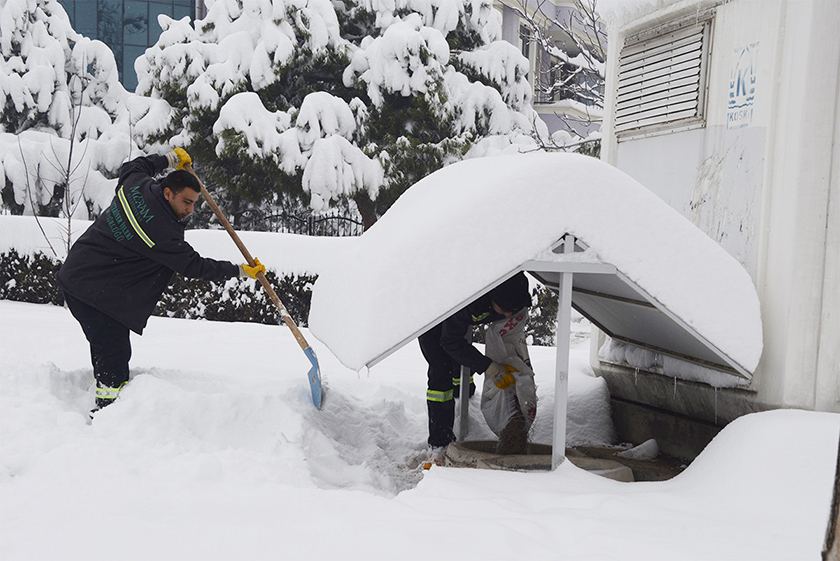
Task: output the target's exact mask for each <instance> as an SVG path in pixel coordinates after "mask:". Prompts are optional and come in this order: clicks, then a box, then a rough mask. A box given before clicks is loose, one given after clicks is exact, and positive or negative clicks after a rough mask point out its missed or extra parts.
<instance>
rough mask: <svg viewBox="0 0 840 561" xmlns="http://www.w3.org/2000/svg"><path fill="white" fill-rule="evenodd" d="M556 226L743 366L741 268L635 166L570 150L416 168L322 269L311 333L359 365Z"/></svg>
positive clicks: (747, 343) (513, 262)
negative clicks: (383, 209) (417, 177)
mask: <svg viewBox="0 0 840 561" xmlns="http://www.w3.org/2000/svg"><path fill="white" fill-rule="evenodd" d="M566 233H570V234H573V235H574V236H577V237H578V238H580V239H581V240H582V241H583V242H584V243H586V244H587V245H588V246H589V248H590V249H591V250H592V251H593V252H594V253H595V254H596V255H597V256H598V257H599V258H600V259H601V260H602V261H604V262H606V263H610V264H612V265H614V266H615V267H616V268H617V269H618V270H619V271H620V272H621V273H623V274H625V275H626V276H627V277H628V278H630V279H631V280H632V281H634V282H635V283H636V284H638V285H639V286H640V287H641V288H643V289H644V290H646V291H647V292H648V293H649V294H650V295H651V296H652V297H654V298H655V299H656V300H657V301H659V302H660V303H661V304H663V305H664V306H665V307H666V308H667V309H668V310H670V311H671V312H672V313H674V314H676V315H677V316H679V317H680V318H681V319H682V320H683V321H685V322H686V323H687V324H689V325H690V326H691V327H692V328H693V329H695V330H696V331H697V332H698V333H699V334H700V335H702V336H703V337H705V338H706V339H707V340H708V341H709V342H710V343H712V344H713V345H715V346H716V347H717V348H718V349H720V350H721V351H722V352H724V353H726V354H727V355H728V356H729V357H730V358H731V359H733V360H735V361H736V362H737V363H738V364H740V365H741V366H742V367H744V368H745V369H746V370H748V371H753V370H754V369H755V366H756V365H757V363H758V360H759V357H760V356H761V350H762V333H761V317H760V311H759V303H758V297H757V295H756V292H755V287H754V286H753V284H752V280H751V279H750V277H749V275H748V274H747V272H746V271H745V270H744V268H743V267H742V266H741V265H740V264H739V263H738V262H737V261H736V260H735V259H734V258H733V257H731V256H730V255H729V254H728V253H726V251H724V250H723V249H722V248H720V247H719V246H718V245H717V244H716V243H715V242H714V241H713V240H711V239H710V238H709V237H708V236H706V234H704V233H703V232H702V231H700V230H699V229H698V228H697V227H695V226H694V225H693V224H691V223H690V222H689V221H688V220H687V219H686V218H684V217H683V216H682V215H680V214H679V213H678V212H677V211H676V210H674V209H673V208H671V207H670V206H668V205H667V204H666V203H665V202H663V201H662V200H661V199H659V198H658V197H656V196H655V195H654V194H653V193H651V192H650V191H648V190H647V189H646V188H645V187H643V186H642V185H640V184H639V183H638V182H636V181H635V180H634V179H632V178H631V177H629V176H628V175H626V174H624V173H623V172H621V171H619V170H617V169H615V168H613V167H611V166H609V165H607V164H605V163H603V162H601V161H599V160H596V159H594V158H589V157H585V156H579V155H575V154H547V153H533V154H526V155H515V156H500V157H495V158H482V159H476V160H466V161H463V162H460V163H457V164H454V165H451V166H448V167H446V168H444V169H442V170H440V171H438V172H436V173H434V174H432V175H430V176H428V177H426V178H424V179H423V180H421V181H419V182H418V183H417V184H415V185H414V186H413V187H411V188H410V189H409V190H408V191H406V192H405V193H404V194H403V195H402V196H401V197H400V199H399V200H398V201H397V202H396V203H395V204H394V205H393V206H392V207H391V209H390V210H389V211H388V212H387V213H386V214H385V215H384V216H383V217H382V219H381V220H379V222H377V223H376V225H375V226H374V227H373V228H371V229H370V230H369V231H367V232H366V233H365V234H364V235H363V236H361V238H360V239H359V240H357V242H356V243H354V244H352V246H348V247H347V248H346V251H345V252H344V253H343V254H341V255H340V256H337V259H335V260H334V261H333V262H332V263H330V264H328V265H327V266H326V267H325V268H324V269H323V270H322V271H321V274H320V277H319V279H318V281H317V282H316V283H315V287H314V290H313V297H312V308H311V311H310V316H309V321H310V326H311V329H312V333H313V334H314V335H315V336H316V337H317V338H318V339H320V340H321V341H322V342H323V343H324V344H326V345H327V346H328V347H329V348H330V350H331V351H332V352H333V353H334V354H335V355H336V357H338V359H339V360H340V361H341V362H342V363H343V364H345V365H346V366H347V367H349V368H353V369H355V370H359V369H361V368H363V367H364V366H366V365H368V364H369V363H371V362H372V361H374V360H375V359H377V358H378V357H380V356H382V355H383V354H386V353H388V352H389V351H391V350H392V349H394V348H395V347H398V346H400V345H402V344H404V343H406V342H407V341H408V340H410V339H411V338H413V337H414V336H416V335H418V334H419V333H420V332H422V330H424V329H425V328H427V327H429V326H431V325H433V324H434V323H435V322H437V321H439V320H441V319H443V318H444V317H446V315H448V314H449V313H452V312H453V311H455V310H457V309H458V308H460V307H461V306H463V305H465V304H467V303H468V302H469V301H470V300H471V299H472V298H474V297H476V296H477V295H479V294H481V293H483V292H484V291H486V289H487V288H488V287H489V286H491V285H493V284H494V283H495V282H497V281H498V280H500V279H502V278H504V277H507V276H509V275H510V274H511V272H513V271H515V270H517V269H518V268H519V267H520V266H521V265H522V264H523V263H524V262H525V261H527V260H529V259H531V258H533V257H534V256H536V255H538V254H539V253H541V252H543V251H545V250H546V249H548V248H550V247H551V246H552V245H553V244H555V243H556V242H557V241H558V240H559V239H560V238H561V237H562V236H563V235H564V234H566ZM335 318H346V321H335Z"/></svg>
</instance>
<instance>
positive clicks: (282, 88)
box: [137, 0, 546, 227]
mask: <svg viewBox="0 0 840 561" xmlns="http://www.w3.org/2000/svg"><path fill="white" fill-rule="evenodd" d="M208 5H209V10H208V14H207V16H206V17H205V18H204V19H203V20H199V21H197V22H195V24H194V25H193V24H191V23H190V22H189V21H188V20H187V19H186V18H185V19H182V20H180V21H175V20H172V19H170V18H167V17H165V16H160V17H159V22H160V24H161V26H162V28H163V29H164V31H163V33H162V34H161V36H160V39H159V40H158V42H157V44H156V45H154V46H153V47H152V48H151V49H149V50H147V51H146V54H145V56H144V57H143V58H141V59H138V62H137V70H138V79H139V85H138V93H142V94H143V95H146V96H149V97H151V98H155V99H161V100H165V101H166V103H167V104H168V107H169V108H170V109H171V112H170V113H169V114H166V115H163V114H162V117H165V118H164V119H163V120H161V121H159V122H158V125H157V126H156V127H150V126H146V127H144V129H143V134H144V135H145V136H144V141H145V142H146V143H147V144H149V145H150V144H154V143H164V144H170V145H184V146H186V147H187V148H188V150H189V151H190V153H191V154H192V155H193V156H194V159H195V160H196V161H197V162H198V163H199V164H200V165H201V166H202V172H203V173H204V175H205V176H206V177H207V179H208V180H209V181H210V183H212V184H215V185H217V186H218V187H217V188H216V191H215V193H214V195H215V196H216V198H217V199H218V200H219V201H220V203H221V205H222V206H223V208H225V209H226V210H227V211H228V213H230V214H232V215H233V216H235V217H238V218H239V220H240V224H239V225H240V226H246V227H247V226H253V225H251V224H248V222H247V217H248V216H249V213H248V210H249V209H253V208H254V207H260V208H261V209H263V210H264V209H265V208H267V207H272V206H274V207H282V206H285V205H289V204H294V203H293V202H291V201H293V200H297V201H299V202H298V204H301V203H302V204H305V205H308V206H309V207H310V208H311V210H313V211H316V212H317V211H323V210H326V209H328V208H331V207H336V206H338V207H346V206H347V205H350V206H351V207H355V208H356V210H358V211H359V212H360V213H361V214H362V216H363V218H364V220H365V223H366V225H367V226H370V225H371V224H372V223H373V222H374V221H375V220H376V218H377V216H379V215H381V213H382V212H384V211H385V210H386V209H387V208H388V207H389V206H390V204H391V203H392V202H393V200H395V199H396V197H398V196H399V194H401V193H402V192H403V191H404V190H405V189H406V188H407V187H408V186H410V185H411V184H413V183H414V182H416V181H417V180H419V179H421V178H422V177H424V176H425V175H428V174H429V173H431V172H433V171H435V170H437V169H439V168H440V167H442V166H444V165H446V164H448V163H451V162H454V161H457V160H460V159H462V158H464V157H465V156H466V155H467V154H468V153H469V154H470V155H471V156H479V155H485V154H488V153H491V151H488V150H484V149H479V150H475V151H472V152H470V150H471V148H473V147H474V146H476V145H477V144H478V143H480V141H481V140H482V139H486V138H490V137H492V138H496V139H497V144H499V143H504V144H505V146H507V147H510V146H511V145H514V146H516V145H521V144H524V145H526V146H528V147H531V148H532V147H533V146H534V144H535V143H534V141H533V139H532V136H540V135H541V136H543V137H545V136H546V135H545V127H544V125H543V124H542V122H541V121H540V120H539V118H538V117H537V115H536V113H535V112H534V111H533V109H532V108H531V105H530V95H531V94H530V90H529V86H528V82H527V79H526V76H525V71H526V70H527V66H528V64H527V61H526V60H525V59H524V57H522V55H521V54H520V53H518V51H516V49H515V48H513V47H512V46H510V45H508V44H507V43H504V42H502V41H499V40H498V39H499V37H500V34H501V31H500V23H501V15H500V14H499V13H498V12H497V11H495V10H494V9H493V5H492V1H491V0H388V1H375V2H374V1H370V0H346V1H330V0H216V1H214V2H208ZM496 66H501V67H502V70H497V69H496V68H495V67H496ZM255 214H257V213H253V212H252V213H251V215H255Z"/></svg>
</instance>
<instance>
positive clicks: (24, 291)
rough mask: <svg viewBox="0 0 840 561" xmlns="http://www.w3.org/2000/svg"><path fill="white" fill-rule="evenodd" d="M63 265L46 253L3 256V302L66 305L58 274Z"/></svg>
mask: <svg viewBox="0 0 840 561" xmlns="http://www.w3.org/2000/svg"><path fill="white" fill-rule="evenodd" d="M59 266H60V263H59V262H57V261H55V260H54V259H50V258H49V257H47V256H46V255H44V254H43V253H35V254H34V255H26V254H24V255H21V254H18V252H17V251H15V250H14V249H12V250H10V251H9V252H8V253H0V300H14V301H17V302H31V303H33V304H56V305H61V304H64V296H62V294H61V289H60V288H59V287H58V281H57V280H56V278H55V274H56V273H57V272H58V267H59Z"/></svg>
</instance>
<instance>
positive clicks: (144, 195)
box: [58, 148, 265, 416]
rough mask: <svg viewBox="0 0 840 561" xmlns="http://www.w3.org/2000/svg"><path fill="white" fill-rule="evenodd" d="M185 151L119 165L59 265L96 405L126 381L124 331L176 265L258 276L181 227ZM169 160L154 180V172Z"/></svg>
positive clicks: (202, 274)
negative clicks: (214, 254) (204, 250)
mask: <svg viewBox="0 0 840 561" xmlns="http://www.w3.org/2000/svg"><path fill="white" fill-rule="evenodd" d="M187 164H192V160H191V158H190V156H189V155H188V154H187V152H186V151H185V150H184V149H182V148H176V149H175V150H173V151H172V152H170V153H168V154H167V155H166V156H149V157H140V158H136V159H134V160H132V161H130V162H128V163H125V164H123V166H122V168H121V169H120V178H119V183H118V184H117V190H116V195H115V197H114V200H113V201H112V203H111V206H109V207H108V208H107V209H106V210H105V211H104V212H103V213H102V214H101V215H100V216H99V218H98V219H97V220H96V221H95V222H94V223H93V224H92V225H91V227H90V228H88V230H87V231H86V232H85V233H84V234H83V235H82V236H81V237H80V238H79V240H78V241H77V242H76V243H75V244H74V245H73V247H72V248H71V249H70V253H69V254H68V255H67V259H66V260H65V262H64V264H63V265H62V267H61V269H60V270H59V272H58V281H59V284H60V285H61V289H62V291H63V292H64V299H65V301H66V302H67V306H68V307H69V308H70V311H71V312H72V313H73V316H74V317H75V318H76V320H77V321H78V322H79V323H80V324H81V326H82V330H83V331H84V333H85V337H86V338H87V340H88V342H89V343H90V358H91V362H92V364H93V375H94V377H95V378H96V407H95V408H94V409H93V410H92V411H91V416H92V415H93V414H94V413H95V412H97V411H98V410H100V409H101V408H103V407H105V406H107V405H110V404H111V403H113V402H114V400H115V399H116V398H117V396H118V395H119V392H120V389H121V388H122V387H123V386H124V385H125V384H126V383H127V382H128V374H129V369H128V361H129V359H130V358H131V343H130V341H129V330H131V331H134V332H135V333H137V334H138V335H142V334H143V328H145V327H146V322H147V321H148V320H149V316H151V315H152V312H153V311H154V309H155V305H156V304H157V302H158V300H160V297H161V294H162V293H163V291H164V289H165V288H166V285H167V284H169V280H170V279H171V278H172V275H173V274H174V273H175V272H178V273H180V274H182V275H184V276H185V277H189V278H198V279H204V280H215V281H221V280H226V279H229V278H233V277H237V276H238V277H240V278H245V277H251V278H256V276H257V273H259V272H263V273H264V272H265V267H264V266H263V265H261V264H260V262H259V260H257V261H256V266H254V267H250V266H248V265H247V264H245V265H235V264H233V263H230V262H228V261H216V260H214V259H209V258H206V257H202V256H200V255H199V254H198V253H197V252H196V251H195V250H194V249H193V248H192V247H191V246H190V245H189V244H188V243H187V242H186V241H184V230H185V229H186V222H187V219H188V218H189V216H190V214H192V212H193V210H194V208H195V203H196V202H198V197H199V194H200V192H201V187H200V185H199V183H198V180H197V179H196V178H195V176H194V175H192V174H191V173H189V172H187V171H185V170H184V166H185V165H187ZM167 167H170V168H174V169H175V171H172V172H171V173H169V174H168V175H167V176H166V177H164V178H163V180H161V181H160V182H159V183H158V182H156V181H155V180H154V176H155V175H157V174H159V173H161V172H162V171H164V170H165V169H166V168H167Z"/></svg>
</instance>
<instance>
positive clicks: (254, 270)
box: [239, 258, 265, 279]
mask: <svg viewBox="0 0 840 561" xmlns="http://www.w3.org/2000/svg"><path fill="white" fill-rule="evenodd" d="M260 273H262V274H265V265H263V264H262V263H260V260H259V259H256V258H254V266H253V267H251V266H250V265H248V264H247V263H243V264H242V265H240V266H239V278H241V279H244V278H245V277H251V278H252V279H255V278H257V275H258V274H260Z"/></svg>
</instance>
